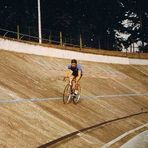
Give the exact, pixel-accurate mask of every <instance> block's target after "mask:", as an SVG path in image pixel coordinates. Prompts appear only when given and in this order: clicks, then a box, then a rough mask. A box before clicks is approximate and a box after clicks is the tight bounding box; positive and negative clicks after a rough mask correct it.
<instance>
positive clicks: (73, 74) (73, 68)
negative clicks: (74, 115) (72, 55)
mask: <svg viewBox="0 0 148 148" xmlns="http://www.w3.org/2000/svg"><path fill="white" fill-rule="evenodd" d="M82 75H83V72H82V68H81V65H80V64H77V60H76V59H72V60H71V64H70V65H68V70H67V72H66V77H68V78H69V80H70V85H71V82H72V80H73V79H75V80H76V83H75V86H73V87H74V88H75V92H74V93H75V95H76V94H77V93H78V82H79V81H80V79H81V77H82ZM66 77H65V78H66Z"/></svg>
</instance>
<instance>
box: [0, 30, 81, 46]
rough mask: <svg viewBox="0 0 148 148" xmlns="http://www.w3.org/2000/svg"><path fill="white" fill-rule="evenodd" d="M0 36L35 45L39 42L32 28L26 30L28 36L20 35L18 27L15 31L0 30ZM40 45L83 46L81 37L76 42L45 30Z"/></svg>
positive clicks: (60, 33)
mask: <svg viewBox="0 0 148 148" xmlns="http://www.w3.org/2000/svg"><path fill="white" fill-rule="evenodd" d="M48 32H49V33H48ZM31 34H33V35H31ZM0 35H1V36H2V37H3V38H6V37H7V38H12V39H16V40H19V41H21V40H23V41H30V42H37V43H38V41H39V37H38V36H37V35H38V34H37V32H36V31H34V28H31V27H29V28H28V34H24V33H20V31H19V27H17V31H12V30H7V29H3V28H0ZM42 43H43V44H54V45H61V46H70V47H76V48H82V46H83V45H82V39H81V36H80V38H79V39H78V40H77V41H76V40H73V39H72V38H70V37H68V36H67V35H65V36H63V35H62V32H50V31H47V30H45V29H43V31H42ZM73 43H75V44H73Z"/></svg>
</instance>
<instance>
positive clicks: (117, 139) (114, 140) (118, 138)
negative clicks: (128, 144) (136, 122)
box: [102, 123, 148, 148]
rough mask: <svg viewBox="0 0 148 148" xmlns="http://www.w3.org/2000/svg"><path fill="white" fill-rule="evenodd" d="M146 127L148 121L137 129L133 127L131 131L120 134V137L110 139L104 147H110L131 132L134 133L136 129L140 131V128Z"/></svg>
mask: <svg viewBox="0 0 148 148" xmlns="http://www.w3.org/2000/svg"><path fill="white" fill-rule="evenodd" d="M144 127H148V123H146V124H144V125H141V126H139V127H137V128H135V129H132V130H130V131H128V132H126V133H124V134H122V135H120V136H119V137H117V138H115V139H113V140H112V141H110V142H108V143H106V144H105V145H103V146H102V148H109V147H110V146H111V145H113V144H114V143H116V142H118V141H119V140H121V139H122V138H124V137H126V136H128V135H129V134H132V133H134V132H135V131H138V130H140V129H142V128H144Z"/></svg>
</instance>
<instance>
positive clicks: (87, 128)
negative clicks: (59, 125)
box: [38, 111, 148, 148]
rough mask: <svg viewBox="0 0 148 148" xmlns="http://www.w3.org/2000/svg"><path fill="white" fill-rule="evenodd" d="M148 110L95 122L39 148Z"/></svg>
mask: <svg viewBox="0 0 148 148" xmlns="http://www.w3.org/2000/svg"><path fill="white" fill-rule="evenodd" d="M147 113H148V111H145V112H139V113H135V114H131V115H128V116H124V117H120V118H116V119H112V120H108V121H105V122H101V123H98V124H95V125H93V126H89V127H86V128H82V129H80V130H77V131H75V132H72V133H70V134H67V135H65V136H62V137H60V138H57V139H55V140H53V141H50V142H48V143H45V144H43V145H40V146H39V147H38V148H46V147H49V146H52V145H54V144H57V143H58V142H60V141H62V140H65V139H67V138H69V137H72V136H75V135H77V134H79V133H81V132H85V131H88V130H90V129H93V128H97V127H100V126H102V125H105V124H108V123H111V122H115V121H119V120H123V119H126V118H130V117H133V116H138V115H141V114H147Z"/></svg>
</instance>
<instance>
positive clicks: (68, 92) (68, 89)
mask: <svg viewBox="0 0 148 148" xmlns="http://www.w3.org/2000/svg"><path fill="white" fill-rule="evenodd" d="M70 100H71V86H70V85H69V84H67V85H66V86H65V89H64V92H63V103H64V104H68V103H69V102H70Z"/></svg>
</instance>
